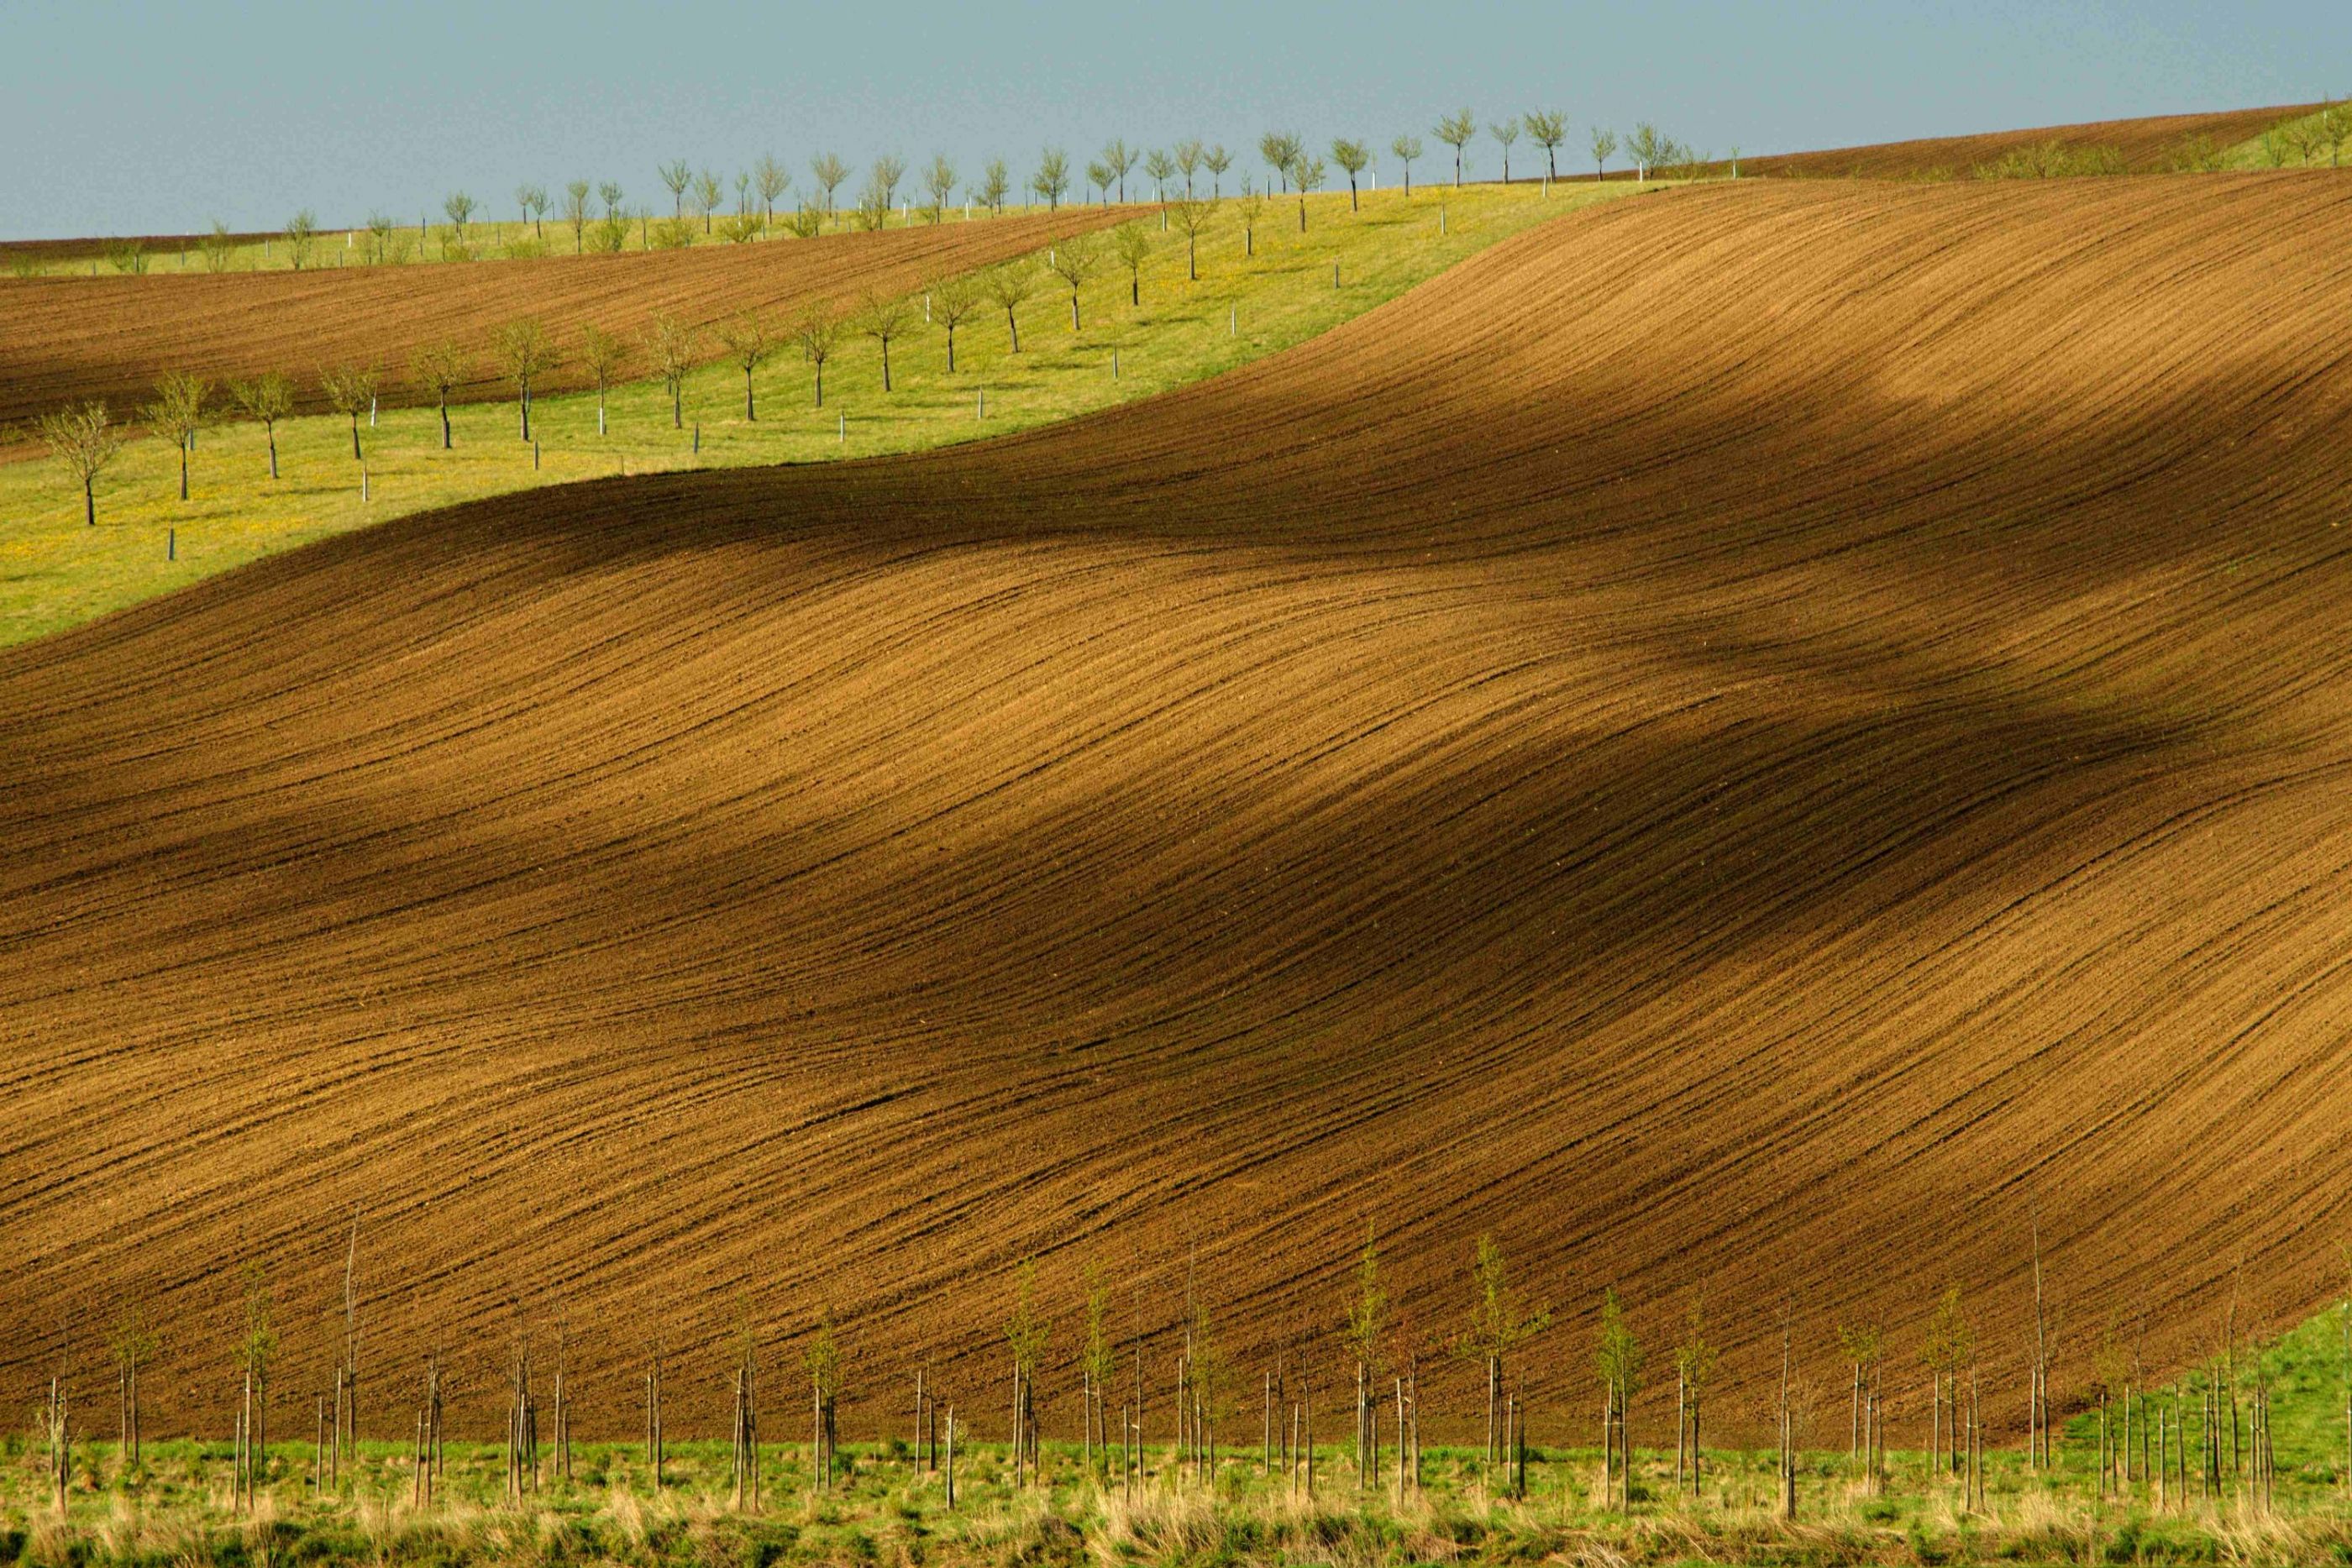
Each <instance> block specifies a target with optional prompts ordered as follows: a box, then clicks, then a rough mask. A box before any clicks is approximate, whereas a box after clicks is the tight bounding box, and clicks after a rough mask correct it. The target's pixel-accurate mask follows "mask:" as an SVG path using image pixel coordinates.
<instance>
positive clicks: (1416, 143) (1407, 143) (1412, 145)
mask: <svg viewBox="0 0 2352 1568" xmlns="http://www.w3.org/2000/svg"><path fill="white" fill-rule="evenodd" d="M1389 151H1390V152H1393V153H1395V154H1396V158H1397V162H1400V163H1402V164H1403V165H1404V193H1405V194H1406V195H1407V196H1408V197H1410V196H1411V195H1412V161H1413V160H1414V159H1416V158H1418V157H1420V156H1421V138H1420V137H1418V136H1400V137H1398V138H1397V139H1396V140H1395V141H1391V142H1390V143H1389Z"/></svg>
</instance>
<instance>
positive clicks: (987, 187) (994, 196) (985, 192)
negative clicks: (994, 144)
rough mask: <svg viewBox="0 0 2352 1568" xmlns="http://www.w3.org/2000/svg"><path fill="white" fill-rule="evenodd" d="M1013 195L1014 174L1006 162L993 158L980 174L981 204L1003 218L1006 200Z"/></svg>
mask: <svg viewBox="0 0 2352 1568" xmlns="http://www.w3.org/2000/svg"><path fill="white" fill-rule="evenodd" d="M1012 193H1013V174H1012V172H1011V171H1010V170H1008V169H1006V168H1005V166H1004V160H1003V159H1002V158H991V159H990V160H989V161H988V162H987V163H986V164H985V165H983V166H982V169H981V172H980V192H979V195H980V204H981V205H982V206H983V207H986V208H987V209H988V210H989V211H990V212H992V213H994V214H997V215H998V216H1000V217H1002V216H1003V214H1004V198H1005V197H1007V196H1009V195H1011V194H1012Z"/></svg>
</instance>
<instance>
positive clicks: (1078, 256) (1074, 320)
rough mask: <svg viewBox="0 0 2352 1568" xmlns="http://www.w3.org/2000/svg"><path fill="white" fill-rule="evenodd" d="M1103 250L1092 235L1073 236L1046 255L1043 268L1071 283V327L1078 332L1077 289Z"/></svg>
mask: <svg viewBox="0 0 2352 1568" xmlns="http://www.w3.org/2000/svg"><path fill="white" fill-rule="evenodd" d="M1101 260H1102V253H1101V252H1100V251H1099V250H1097V248H1096V241H1095V236H1094V235H1071V236H1070V237H1069V238H1068V239H1066V240H1064V241H1063V242H1062V243H1061V244H1059V245H1057V246H1055V247H1054V248H1053V249H1052V250H1050V251H1048V252H1047V253H1046V255H1045V270H1046V271H1048V272H1050V273H1052V274H1054V276H1055V277H1059V278H1060V279H1061V280H1062V281H1063V282H1064V283H1066V284H1068V285H1069V286H1070V330H1071V331H1073V332H1076V331H1078V330H1079V329H1080V328H1081V323H1080V321H1079V319H1078V290H1079V289H1080V288H1081V287H1084V286H1085V284H1086V281H1087V278H1089V277H1093V276H1094V275H1095V269H1096V267H1097V266H1098V265H1099V264H1100V263H1101Z"/></svg>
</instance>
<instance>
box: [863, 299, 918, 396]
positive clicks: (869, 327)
mask: <svg viewBox="0 0 2352 1568" xmlns="http://www.w3.org/2000/svg"><path fill="white" fill-rule="evenodd" d="M913 317H914V304H913V302H912V301H910V300H908V298H906V297H905V296H904V295H893V294H880V293H877V292H875V291H874V290H872V289H868V290H866V302H865V303H864V304H863V305H861V306H859V307H858V309H857V329H858V330H859V331H860V332H863V333H865V334H866V336H867V337H869V338H871V339H873V340H874V341H875V343H876V344H877V346H878V347H879V348H880V349H881V350H882V390H883V391H884V392H888V391H889V390H890V340H891V339H893V338H896V337H898V335H899V334H901V333H902V332H904V331H906V329H907V325H908V322H909V321H910V320H912V319H913Z"/></svg>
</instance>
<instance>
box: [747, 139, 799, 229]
mask: <svg viewBox="0 0 2352 1568" xmlns="http://www.w3.org/2000/svg"><path fill="white" fill-rule="evenodd" d="M751 183H752V184H753V185H754V186H756V187H757V188H758V190H759V193H760V226H761V227H762V228H769V227H772V226H773V225H774V224H775V221H776V198H777V197H779V196H781V195H782V194H783V193H784V192H785V191H786V190H788V189H790V188H791V185H792V183H793V176H792V172H791V171H790V170H788V169H786V168H785V167H784V166H783V165H782V163H779V162H776V156H775V154H774V153H772V152H762V153H761V154H760V161H759V162H757V163H754V164H752V165H751Z"/></svg>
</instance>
